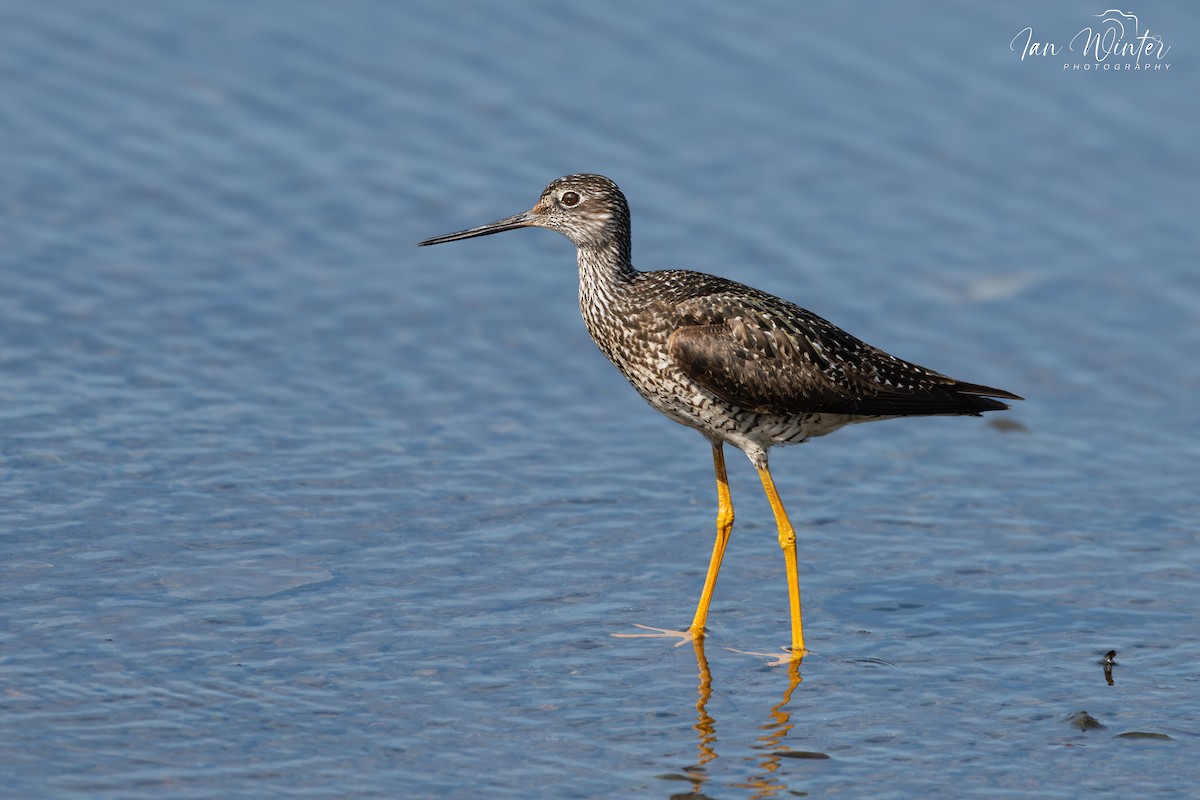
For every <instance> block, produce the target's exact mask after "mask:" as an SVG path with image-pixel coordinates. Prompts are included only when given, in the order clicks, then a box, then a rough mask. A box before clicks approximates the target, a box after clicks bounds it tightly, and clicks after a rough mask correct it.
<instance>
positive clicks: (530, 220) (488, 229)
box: [418, 211, 538, 247]
mask: <svg viewBox="0 0 1200 800" xmlns="http://www.w3.org/2000/svg"><path fill="white" fill-rule="evenodd" d="M537 216H538V215H537V214H534V213H533V212H532V211H524V212H522V213H520V214H516V215H514V216H511V217H508V218H507V219H501V220H497V221H496V222H489V223H488V224H487V225H480V226H479V227H478V228H468V229H467V230H465V231H459V232H458V233H448V234H446V235H445V236H435V237H433V238H432V239H426V240H425V241H423V242H421V243H420V244H419V245H418V246H419V247H424V246H425V245H430V244H442V243H443V242H457V241H458V240H459V239H473V238H475V237H476V236H491V235H492V234H493V233H501V232H503V231H511V230H515V229H516V228H528V227H529V226H530V225H535V224H537V223H536V220H537Z"/></svg>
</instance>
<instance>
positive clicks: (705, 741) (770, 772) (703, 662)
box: [671, 638, 822, 800]
mask: <svg viewBox="0 0 1200 800" xmlns="http://www.w3.org/2000/svg"><path fill="white" fill-rule="evenodd" d="M692 649H693V650H694V651H695V653H696V671H697V673H698V677H699V683H698V686H697V689H696V693H697V698H696V723H695V724H694V725H693V726H692V729H693V730H694V731H696V762H695V764H692V765H689V766H687V767H684V768H683V769H682V770H681V771H682V772H683V774H684V776H685V777H686V778H687V780H688V781H690V782H691V784H692V791H691V792H690V793H688V794H672V795H671V798H672V800H684V799H685V798H686V799H687V800H703V798H705V797H707V796H708V795H706V794H704V792H703V791H702V789H703V787H704V784H705V782H707V781H708V780H709V778H710V775H709V774H708V769H707V767H706V765H707V764H709V763H710V762H712V761H713V760H714V759H716V758H717V755H718V754H717V722H716V720H715V719H714V718H713V716H712V715H711V714H710V713H709V712H708V701H709V700H710V699H711V698H712V693H713V681H712V671H711V670H710V669H709V666H708V657H707V656H706V655H705V653H704V640H703V639H701V638H696V639H693V640H692ZM781 663H783V662H781ZM786 664H787V672H788V682H787V688H786V689H785V690H784V692H783V698H782V699H781V700H780V701H779V702H778V703H776V704H775V705H774V706H772V707H771V711H770V718H769V720H768V721H767V722H765V723H763V724H762V725H761V726H759V727H760V729H761V730H762V731H763V734H762V735H760V736H758V737H757V738H756V740H755V744H754V745H753V748H754V749H755V750H760V751H762V753H761V754H760V755H755V756H750V757H749V758H750V760H752V761H755V762H757V764H758V768H759V772H758V774H756V775H754V776H753V777H752V778H751V779H750V780H749V781H746V782H745V783H739V784H735V786H737V787H738V788H744V789H751V790H753V791H754V794H752V795H751V797H753V798H756V799H757V798H769V797H774V796H775V795H777V794H779V793H780V792H783V791H786V790H787V788H788V787H787V786H786V785H785V784H784V783H783V782H782V781H781V780H780V779H779V776H778V775H776V774H775V773H776V772H777V771H778V770H779V767H780V764H781V760H782V759H783V758H785V757H795V756H796V755H800V756H801V757H818V758H819V757H822V754H801V753H800V752H799V751H794V750H791V749H789V748H787V747H785V745H784V742H785V740H786V738H787V735H788V733H789V732H790V731H791V730H792V728H793V727H795V726H794V725H793V724H792V722H791V711H789V710H788V704H789V703H791V700H792V693H793V692H794V691H795V690H796V687H797V686H799V685H800V681H801V680H802V678H801V677H800V661H799V660H791V659H789V660H788V661H787V662H786Z"/></svg>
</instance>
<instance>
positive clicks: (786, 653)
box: [725, 647, 808, 667]
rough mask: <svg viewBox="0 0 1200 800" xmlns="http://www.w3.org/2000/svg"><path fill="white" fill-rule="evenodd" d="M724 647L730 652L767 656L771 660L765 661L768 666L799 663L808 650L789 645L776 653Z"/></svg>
mask: <svg viewBox="0 0 1200 800" xmlns="http://www.w3.org/2000/svg"><path fill="white" fill-rule="evenodd" d="M725 649H726V650H728V651H729V652H731V653H741V654H742V655H744V656H758V657H759V658H769V659H771V660H770V661H768V662H767V666H768V667H786V666H788V665H790V664H796V663H799V661H800V659H802V658H804V657H805V656H806V655H808V650H804V649H799V650H795V649H792V648H790V647H789V648H787V649H785V650H782V651H780V652H778V653H756V652H754V651H751V650H735V649H734V648H732V647H726V648H725Z"/></svg>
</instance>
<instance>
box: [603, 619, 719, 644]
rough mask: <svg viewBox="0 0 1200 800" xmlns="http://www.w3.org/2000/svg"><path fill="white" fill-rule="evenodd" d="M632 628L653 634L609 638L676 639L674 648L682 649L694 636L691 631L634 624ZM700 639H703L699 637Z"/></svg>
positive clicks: (617, 635) (630, 634) (618, 634)
mask: <svg viewBox="0 0 1200 800" xmlns="http://www.w3.org/2000/svg"><path fill="white" fill-rule="evenodd" d="M633 627H635V628H641V629H642V630H644V631H653V633H613V634H609V635H610V636H615V637H617V638H618V639H678V640H679V641H678V642H676V643H675V647H682V646H683V645H685V644H687V643H688V642H690V641H692V640H694V639H695V638H696V635H695V634H694V633H692V631H691V630H690V629H689V630H686V631H673V630H671V629H670V628H651V627H650V626H649V625H638V624H637V623H634V625H633ZM700 638H701V639H703V638H704V637H703V636H701V637H700Z"/></svg>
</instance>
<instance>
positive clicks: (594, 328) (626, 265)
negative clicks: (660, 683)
mask: <svg viewBox="0 0 1200 800" xmlns="http://www.w3.org/2000/svg"><path fill="white" fill-rule="evenodd" d="M531 227H532V228H546V229H548V230H552V231H557V232H558V233H561V234H562V235H564V236H566V237H567V239H569V240H570V241H571V243H572V244H574V245H575V249H576V260H577V262H578V267H579V308H580V312H581V314H582V316H583V321H584V325H585V326H586V328H587V331H588V333H589V334H590V335H591V337H592V339H593V341H594V342H595V343H596V345H597V346H598V347H599V349H600V350H601V352H603V353H604V355H605V356H606V357H607V358H608V360H609V361H611V362H612V363H613V365H614V366H615V367H616V368H617V369H618V370H619V371H620V372H621V374H622V375H624V376H625V378H626V379H627V380H628V381H629V383H630V384H632V386H633V388H634V389H636V390H637V392H638V394H640V395H641V396H642V397H643V398H644V399H645V400H646V401H647V402H648V403H649V404H650V405H651V406H653V407H654V408H656V409H657V410H658V411H660V412H662V413H663V414H665V415H666V416H667V417H669V418H671V419H672V420H674V421H676V422H678V423H681V424H683V425H686V426H687V427H689V428H693V429H695V430H697V431H699V432H700V433H701V434H702V435H703V436H704V437H705V438H706V439H707V440H708V442H709V443H710V445H711V446H712V459H713V469H714V472H715V476H716V484H717V537H716V542H715V544H714V545H713V550H712V555H711V557H710V559H709V565H708V570H707V573H706V575H705V579H704V585H703V588H702V589H701V593H700V600H699V602H698V603H697V606H696V612H695V614H694V616H693V618H692V622H691V625H690V626H689V627H688V628H687V629H686V630H683V631H671V630H668V629H659V628H650V629H649V630H651V631H654V633H650V634H626V635H643V636H649V635H675V636H678V637H679V638H680V641H679V642H678V644H683V643H684V641H693V642H694V643H695V644H696V645H701V644H702V643H703V639H704V636H705V633H706V628H705V625H706V622H707V620H708V612H709V606H710V604H711V602H712V598H713V592H714V589H715V587H716V582H717V574H718V572H719V571H720V568H721V562H722V559H723V557H724V554H725V549H726V546H727V544H728V542H729V538H730V534H731V532H732V529H733V519H734V513H733V504H732V500H731V497H730V492H729V481H728V478H727V473H726V468H725V456H724V446H725V445H726V444H728V445H730V446H732V447H736V448H737V449H739V450H741V451H742V452H743V453H744V454H745V455H746V456H747V457H748V458H749V459H750V462H751V463H752V464H753V465H754V468H755V469H756V470H757V472H758V476H759V479H760V481H761V483H762V486H763V490H764V492H765V493H766V496H767V500H768V502H769V503H770V505H771V510H772V512H773V514H774V517H775V524H776V529H777V532H778V540H779V545H780V548H781V549H782V551H783V555H784V565H785V568H786V573H787V591H788V612H789V618H790V623H791V646H790V647H788V648H785V652H786V653H787V654H788V658H789V659H790V660H791V661H793V662H795V661H798V660H799V659H801V658H803V656H804V655H805V653H807V652H808V651H807V649H806V647H805V642H804V630H803V614H802V609H801V603H800V585H799V577H798V561H797V556H796V532H795V529H794V527H793V526H792V523H791V521H790V519H789V518H788V514H787V511H786V510H785V508H784V505H783V502H782V501H781V500H780V496H779V492H778V490H777V489H776V487H775V481H774V479H773V478H772V476H771V471H770V468H769V466H768V459H767V452H768V450H770V448H772V447H775V446H777V445H789V444H798V443H800V442H805V441H807V440H809V439H812V438H814V437H818V436H825V435H826V434H829V433H832V432H833V431H835V430H837V429H839V428H841V427H843V426H845V425H848V424H851V423H861V422H869V421H874V420H884V419H894V418H898V417H911V416H935V415H973V416H979V415H980V414H982V412H985V411H1000V410H1004V409H1007V408H1008V407H1009V406H1008V404H1007V403H1005V402H1003V400H1021V399H1023V398H1021V397H1019V396H1018V395H1016V394H1013V393H1012V392H1008V391H1005V390H1003V389H996V388H992V387H990V386H984V385H981V384H976V383H967V382H964V381H959V380H955V379H953V378H949V377H947V376H945V375H943V374H941V373H938V372H935V371H933V370H931V369H928V368H926V367H922V366H918V365H916V364H913V363H910V362H908V361H903V360H901V359H899V358H897V357H895V356H892V355H890V354H888V353H886V352H884V351H883V350H880V349H879V348H876V347H872V346H871V345H869V344H867V343H865V342H863V341H861V340H860V339H857V338H855V337H854V336H852V335H850V334H849V333H847V332H846V331H844V330H842V329H841V328H839V327H837V326H836V325H834V324H833V323H831V322H829V321H827V320H825V319H823V318H821V317H819V316H817V315H816V314H814V313H812V312H811V311H808V310H806V309H804V308H801V307H800V306H798V305H796V304H795V303H792V302H789V301H787V300H784V299H781V298H779V297H775V296H774V295H771V294H768V293H767V292H763V291H760V290H758V289H754V288H752V287H750V286H746V285H744V284H741V283H737V282H735V281H732V280H728V279H726V278H722V277H718V276H716V275H710V274H707V273H703V272H694V271H691V270H681V269H667V270H649V271H641V270H638V269H636V268H635V267H634V265H633V261H632V257H631V225H630V214H629V204H628V202H627V201H626V199H625V195H624V194H622V192H621V190H620V189H619V188H618V187H617V184H615V183H614V182H613V181H611V180H609V179H608V178H606V177H604V176H602V175H593V174H578V175H566V176H563V177H561V178H558V179H556V180H554V181H552V182H551V183H550V184H549V185H548V186H547V187H546V188H545V189H544V190H543V191H542V194H541V197H539V198H538V201H537V203H535V204H534V206H533V207H532V208H531V209H530V210H529V211H525V212H522V213H520V214H516V215H513V216H511V217H506V218H504V219H501V220H497V221H496V222H491V223H488V224H486V225H480V226H478V227H474V228H468V229H466V230H462V231H458V232H457V233H451V234H447V235H445V236H436V237H433V238H430V239H426V240H424V241H422V242H420V246H428V245H435V244H443V243H446V242H454V241H459V240H462V239H471V238H475V237H477V236H489V235H491V234H495V233H500V232H502V231H509V230H515V229H517V228H531ZM639 627H643V628H646V627H647V626H639Z"/></svg>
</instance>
